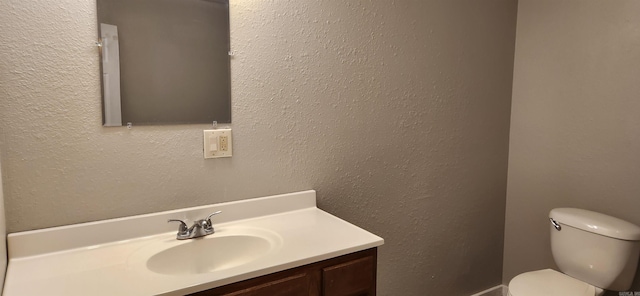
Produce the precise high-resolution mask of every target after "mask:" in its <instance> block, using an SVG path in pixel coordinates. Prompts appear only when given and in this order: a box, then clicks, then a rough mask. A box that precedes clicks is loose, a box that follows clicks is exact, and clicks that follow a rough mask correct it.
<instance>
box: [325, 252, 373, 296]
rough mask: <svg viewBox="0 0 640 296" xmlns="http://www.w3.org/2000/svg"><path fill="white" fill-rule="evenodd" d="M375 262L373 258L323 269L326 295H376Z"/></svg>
mask: <svg viewBox="0 0 640 296" xmlns="http://www.w3.org/2000/svg"><path fill="white" fill-rule="evenodd" d="M375 276H376V273H375V260H374V258H373V257H372V256H369V257H365V258H360V259H356V260H353V261H349V262H345V263H342V264H338V265H334V266H330V267H325V268H323V269H322V284H323V287H322V288H323V289H322V290H323V293H324V295H331V296H355V295H358V296H359V295H371V296H373V295H375Z"/></svg>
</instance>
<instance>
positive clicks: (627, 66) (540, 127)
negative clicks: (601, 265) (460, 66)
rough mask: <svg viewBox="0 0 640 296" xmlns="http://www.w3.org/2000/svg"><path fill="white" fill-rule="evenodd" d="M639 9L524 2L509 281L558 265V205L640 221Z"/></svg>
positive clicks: (625, 1) (620, 0)
mask: <svg viewBox="0 0 640 296" xmlns="http://www.w3.org/2000/svg"><path fill="white" fill-rule="evenodd" d="M639 11H640V1H637V0H617V1H583V0H562V1H557V0H520V1H519V7H518V26H517V42H516V57H515V71H514V80H513V103H512V104H513V107H512V114H511V138H510V155H509V181H508V189H507V212H506V230H505V231H506V233H505V253H504V278H503V280H504V282H505V283H508V282H509V280H511V278H512V277H513V276H515V275H516V274H518V273H521V272H524V271H527V270H533V269H539V268H546V267H555V265H554V264H553V259H552V257H551V252H550V249H549V224H548V223H549V222H548V220H547V219H548V218H547V217H548V212H549V210H551V209H552V208H555V207H579V208H585V209H590V210H594V211H599V212H602V213H605V214H609V215H613V216H616V217H619V218H622V219H626V220H628V221H631V222H633V223H636V224H639V225H640V214H639V211H638V210H639V209H640V196H639V195H640V180H638V176H640V153H639V152H640V132H639V131H640V83H638V82H639V81H638V79H639V77H640V50H639V49H640V14H638V12H639ZM636 279H637V280H636V284H635V285H634V288H635V290H636V291H640V285H639V284H640V281H639V280H638V279H640V277H636ZM615 295H617V294H615Z"/></svg>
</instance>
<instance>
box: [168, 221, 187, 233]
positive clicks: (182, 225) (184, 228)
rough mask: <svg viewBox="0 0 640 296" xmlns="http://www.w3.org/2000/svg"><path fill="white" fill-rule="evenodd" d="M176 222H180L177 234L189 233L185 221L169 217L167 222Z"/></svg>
mask: <svg viewBox="0 0 640 296" xmlns="http://www.w3.org/2000/svg"><path fill="white" fill-rule="evenodd" d="M171 222H178V223H180V227H179V228H178V235H186V234H188V233H189V227H187V223H184V221H182V220H179V219H169V220H167V223H171Z"/></svg>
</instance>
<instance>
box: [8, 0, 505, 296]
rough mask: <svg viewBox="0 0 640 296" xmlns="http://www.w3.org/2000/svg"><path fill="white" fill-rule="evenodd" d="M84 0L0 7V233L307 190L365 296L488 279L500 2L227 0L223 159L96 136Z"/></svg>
mask: <svg viewBox="0 0 640 296" xmlns="http://www.w3.org/2000/svg"><path fill="white" fill-rule="evenodd" d="M94 6H95V3H94V1H71V0H61V1H35V0H22V1H17V0H16V1H14V0H5V1H1V2H0V32H2V34H3V36H2V40H3V41H2V42H0V75H1V76H0V78H1V79H0V83H1V84H0V91H1V93H0V97H1V98H2V109H0V128H1V132H2V135H3V138H2V163H3V173H4V185H5V192H6V194H5V198H6V205H7V210H8V211H7V217H8V227H9V231H11V232H13V231H21V230H28V229H35V228H42V227H50V226H56V225H63V224H70V223H78V222H84V221H91V220H98V219H106V218H113V217H120V216H127V215H134V214H141V213H148V212H154V211H160V210H167V209H172V208H181V207H187V206H195V205H201V204H210V203H216V202H223V201H229V200H237V199H244V198H251V197H257V196H264V195H270V194H275V193H284V192H291V191H297V190H302V189H309V188H313V189H317V190H318V198H319V206H320V207H321V208H323V209H325V210H327V211H329V212H331V213H334V214H336V215H338V216H340V217H342V218H344V219H346V220H348V221H351V222H353V223H355V224H357V225H359V226H362V227H364V228H366V229H368V230H370V231H372V232H374V233H376V234H378V235H380V236H382V237H384V238H385V240H386V244H385V245H384V246H383V247H382V248H381V250H380V263H379V286H380V295H469V294H471V293H472V292H475V291H480V290H483V289H486V288H488V287H490V286H493V285H496V284H498V283H500V281H501V270H502V262H501V260H502V246H503V227H504V203H505V194H506V193H505V190H506V169H507V149H508V129H509V113H510V97H511V81H512V69H513V50H514V48H513V46H514V42H515V17H516V1H515V0H490V1H489V0H488V1H481V2H480V1H471V0H469V1H451V0H442V1H434V0H432V1H417V0H416V1H364V0H363V1H285V0H278V1H264V0H253V1H249V0H237V1H231V27H232V32H231V36H232V37H231V38H232V40H231V44H232V49H233V50H234V51H235V52H236V56H235V57H234V58H233V60H232V62H231V63H232V67H231V72H232V81H233V83H232V93H233V103H232V104H233V107H232V112H233V118H234V121H233V129H234V141H235V142H234V157H233V158H227V159H217V160H204V159H203V157H202V130H203V129H205V128H207V127H208V126H206V125H191V126H162V127H134V128H133V129H131V130H128V129H126V128H103V127H101V118H100V87H99V71H98V68H99V64H98V55H97V49H96V47H95V46H94V41H95V39H96V31H97V29H96V24H95V23H96V13H95V9H94Z"/></svg>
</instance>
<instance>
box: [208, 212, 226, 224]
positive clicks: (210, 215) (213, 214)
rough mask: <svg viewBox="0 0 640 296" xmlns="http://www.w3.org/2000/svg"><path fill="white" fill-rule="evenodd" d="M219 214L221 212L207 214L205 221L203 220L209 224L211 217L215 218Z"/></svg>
mask: <svg viewBox="0 0 640 296" xmlns="http://www.w3.org/2000/svg"><path fill="white" fill-rule="evenodd" d="M220 213H222V211H217V212H213V213H211V214H209V216H207V219H205V220H207V222H209V224H211V217H212V216H215V215H217V214H220Z"/></svg>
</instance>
